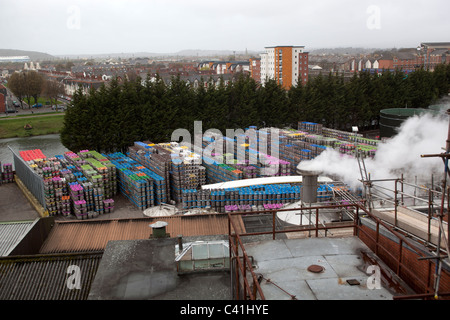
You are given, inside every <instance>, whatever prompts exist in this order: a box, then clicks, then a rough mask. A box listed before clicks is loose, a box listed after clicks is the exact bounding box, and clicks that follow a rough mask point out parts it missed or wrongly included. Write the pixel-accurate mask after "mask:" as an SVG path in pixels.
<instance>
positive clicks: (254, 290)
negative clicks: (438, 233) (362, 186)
mask: <svg viewBox="0 0 450 320" xmlns="http://www.w3.org/2000/svg"><path fill="white" fill-rule="evenodd" d="M342 207H346V208H347V209H351V211H353V212H354V215H353V220H352V221H349V222H342V223H336V224H330V225H322V224H320V223H319V216H320V213H321V211H322V210H325V209H340V208H342ZM291 210H293V209H281V210H277V211H275V210H274V211H271V214H272V219H273V220H272V221H273V223H272V231H268V232H259V233H243V232H242V231H239V230H242V229H241V228H238V226H237V224H236V222H235V220H236V218H237V217H239V216H243V215H254V214H260V213H263V212H252V213H237V212H236V213H228V224H229V226H228V227H229V243H230V257H231V259H232V264H231V265H232V267H233V268H232V272H234V276H233V277H234V289H233V290H234V293H233V298H234V299H238V300H241V299H242V300H264V299H265V297H264V292H262V290H261V287H260V285H259V283H260V281H261V278H260V277H258V276H257V274H256V273H255V272H254V270H253V267H252V262H251V259H250V258H249V256H248V255H247V253H246V250H245V245H244V240H243V239H244V237H248V236H257V235H263V234H266V235H267V234H269V235H272V239H273V240H275V239H276V237H277V235H278V234H282V233H283V234H284V233H289V232H309V231H312V234H314V236H315V237H319V232H320V231H326V230H331V229H350V230H351V233H352V235H353V236H357V237H359V238H362V237H364V238H365V239H366V240H365V241H366V242H368V243H369V244H370V245H371V247H373V248H374V253H375V254H376V255H377V256H378V255H380V254H381V255H384V256H386V257H388V258H389V259H390V260H391V261H393V265H392V266H391V269H392V270H394V271H395V273H396V274H397V275H398V276H400V277H401V276H405V275H406V276H408V277H410V278H412V279H414V281H416V282H418V283H420V284H421V285H422V286H423V287H425V288H427V289H426V292H425V293H420V294H416V295H401V296H396V297H395V299H413V298H414V299H417V298H419V299H422V298H433V297H440V298H448V297H450V292H443V291H439V287H436V285H434V286H433V284H431V283H429V281H428V280H427V279H422V278H420V277H419V276H418V275H417V274H416V273H415V272H414V270H412V268H410V266H409V265H408V263H407V262H405V261H404V259H405V258H404V255H403V254H402V252H403V251H405V250H407V249H405V248H406V247H408V248H414V249H415V251H416V252H417V253H418V254H419V258H418V259H419V260H427V259H430V255H429V254H427V253H425V252H423V250H422V248H418V246H417V243H415V242H414V241H412V240H411V239H409V238H408V237H407V236H406V235H405V234H403V233H402V232H400V231H398V230H397V229H396V228H394V227H392V226H391V225H389V224H388V223H386V222H384V221H382V220H381V219H379V218H378V217H376V216H375V215H373V214H372V213H371V212H370V211H369V210H367V209H366V208H365V207H364V206H362V205H361V204H359V203H355V204H347V205H332V206H320V207H319V206H316V207H308V208H306V207H305V208H300V209H296V210H313V211H314V212H315V217H316V223H315V224H313V225H307V226H299V227H298V228H295V227H289V228H280V227H279V226H278V227H277V226H276V224H275V220H276V214H277V212H280V211H291ZM265 212H266V213H267V211H265ZM361 217H364V219H370V220H372V221H373V222H374V223H375V230H374V231H375V234H374V235H373V234H372V233H371V232H368V229H367V228H365V227H364V225H363V224H362V223H361ZM382 228H383V229H385V230H388V231H389V232H390V233H391V234H392V235H394V236H395V238H396V240H397V242H398V243H399V249H398V252H399V254H395V253H392V252H391V251H392V250H391V248H390V247H387V246H386V245H384V244H383V242H381V241H380V238H381V237H382V235H381V229H382ZM322 234H323V233H322ZM428 273H431V268H429V271H428ZM435 290H437V291H436V292H434V291H435ZM431 291H433V292H431ZM430 292H431V293H430Z"/></svg>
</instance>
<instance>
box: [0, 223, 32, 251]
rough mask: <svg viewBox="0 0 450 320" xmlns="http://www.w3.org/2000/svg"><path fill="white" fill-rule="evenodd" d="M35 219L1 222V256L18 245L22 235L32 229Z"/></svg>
mask: <svg viewBox="0 0 450 320" xmlns="http://www.w3.org/2000/svg"><path fill="white" fill-rule="evenodd" d="M33 223H34V222H33V221H18V222H1V223H0V257H4V256H6V255H8V252H9V251H10V250H11V249H12V248H14V247H15V246H16V244H17V243H18V242H19V241H20V240H21V239H22V237H23V236H24V235H25V234H26V233H27V232H28V231H29V230H30V228H31V227H32V225H33Z"/></svg>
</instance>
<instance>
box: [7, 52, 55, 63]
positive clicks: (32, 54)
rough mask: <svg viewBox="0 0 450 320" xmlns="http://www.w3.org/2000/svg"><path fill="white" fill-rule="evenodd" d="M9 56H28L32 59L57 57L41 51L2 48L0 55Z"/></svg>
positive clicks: (39, 59) (40, 59)
mask: <svg viewBox="0 0 450 320" xmlns="http://www.w3.org/2000/svg"><path fill="white" fill-rule="evenodd" d="M8 56H28V57H30V59H31V60H32V61H43V60H54V59H56V57H54V56H52V55H50V54H48V53H44V52H39V51H28V50H16V49H0V57H8Z"/></svg>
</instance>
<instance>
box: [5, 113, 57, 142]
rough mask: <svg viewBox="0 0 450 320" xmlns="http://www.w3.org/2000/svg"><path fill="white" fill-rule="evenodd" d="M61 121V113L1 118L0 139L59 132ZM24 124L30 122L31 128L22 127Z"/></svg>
mask: <svg viewBox="0 0 450 320" xmlns="http://www.w3.org/2000/svg"><path fill="white" fill-rule="evenodd" d="M63 121H64V115H63V114H57V115H39V116H38V115H36V116H33V117H29V118H19V117H14V118H9V119H3V120H0V139H4V138H15V137H29V136H39V135H44V134H53V133H59V132H60V130H61V129H62V127H63ZM26 124H30V125H31V126H32V129H30V130H26V129H25V128H24V126H25V125H26Z"/></svg>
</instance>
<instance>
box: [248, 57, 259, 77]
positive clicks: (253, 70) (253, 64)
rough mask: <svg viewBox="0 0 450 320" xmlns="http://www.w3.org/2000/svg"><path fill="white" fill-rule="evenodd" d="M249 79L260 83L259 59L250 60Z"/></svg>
mask: <svg viewBox="0 0 450 320" xmlns="http://www.w3.org/2000/svg"><path fill="white" fill-rule="evenodd" d="M249 62H250V77H252V79H253V80H255V81H256V82H258V83H260V82H261V58H250V59H249Z"/></svg>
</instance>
